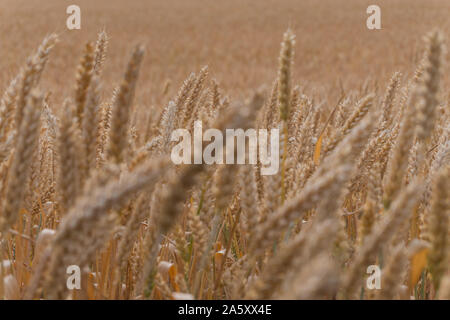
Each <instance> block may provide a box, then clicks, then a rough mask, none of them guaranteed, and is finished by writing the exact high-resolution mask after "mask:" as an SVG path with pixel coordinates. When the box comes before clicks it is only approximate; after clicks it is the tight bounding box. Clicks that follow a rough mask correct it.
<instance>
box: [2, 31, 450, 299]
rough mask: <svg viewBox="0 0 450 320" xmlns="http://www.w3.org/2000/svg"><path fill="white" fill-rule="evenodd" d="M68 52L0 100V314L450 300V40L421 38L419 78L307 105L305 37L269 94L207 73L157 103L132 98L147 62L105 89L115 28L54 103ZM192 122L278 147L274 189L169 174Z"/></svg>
mask: <svg viewBox="0 0 450 320" xmlns="http://www.w3.org/2000/svg"><path fill="white" fill-rule="evenodd" d="M64 36H65V35H64V34H53V33H51V34H48V35H47V36H45V38H44V39H43V40H42V42H41V44H40V45H39V46H38V47H37V48H36V49H35V50H34V51H33V52H30V53H29V58H28V59H26V60H25V61H22V63H21V68H20V70H19V71H18V72H17V74H16V75H13V76H11V77H10V79H9V82H8V83H7V84H6V85H5V88H3V95H2V97H1V101H0V201H1V206H0V299H175V300H176V299H450V270H449V265H450V261H449V259H450V244H449V231H450V221H449V220H450V219H449V218H450V108H449V99H448V87H446V83H447V82H446V81H447V75H446V72H447V70H448V65H447V64H446V60H447V55H446V42H447V39H448V38H447V37H448V34H445V33H444V31H443V30H441V29H432V30H431V31H429V32H428V33H427V34H426V35H425V37H424V41H422V42H421V45H420V46H421V48H423V50H421V51H420V52H421V53H423V54H422V55H421V56H422V58H421V59H418V63H417V65H415V66H414V69H415V70H416V71H415V73H414V74H411V75H408V74H407V73H405V74H403V73H401V72H402V70H391V72H392V76H391V78H390V80H389V81H387V82H386V83H381V82H375V81H367V82H364V81H365V80H364V79H362V80H361V79H360V81H361V83H360V86H355V87H347V86H345V87H344V86H341V87H340V88H339V89H334V91H333V93H332V94H330V95H329V96H323V94H324V93H323V90H321V89H318V90H317V91H315V90H314V88H313V89H312V91H311V88H308V89H307V90H306V89H305V87H304V86H303V84H302V83H297V82H296V80H295V79H296V74H295V73H294V70H296V69H295V68H294V64H295V61H298V60H297V57H301V56H302V50H307V48H306V49H305V48H302V47H300V46H299V45H298V42H299V38H301V37H303V36H306V35H305V34H302V33H297V34H294V32H293V30H291V29H290V28H289V29H287V31H285V33H284V35H282V34H280V35H279V36H280V37H279V41H278V43H279V44H280V45H279V47H278V52H279V56H278V64H276V63H274V64H273V66H272V70H273V75H274V79H273V82H272V85H271V88H268V87H266V86H263V87H260V88H253V89H252V90H248V88H243V89H242V90H241V91H240V94H235V95H234V94H230V95H227V92H226V91H227V90H226V88H223V87H221V84H220V82H219V81H217V80H216V79H215V78H214V72H213V70H211V69H210V68H208V67H207V66H204V67H201V68H199V69H198V70H192V71H193V73H191V74H186V79H185V80H184V81H180V83H178V84H177V85H178V86H179V89H178V90H174V91H172V89H171V86H174V85H175V83H171V82H170V81H165V82H160V83H159V85H160V88H162V89H161V93H158V98H155V99H152V98H151V97H148V96H143V95H142V94H138V93H137V88H139V83H140V81H142V79H144V81H145V80H148V78H147V76H146V75H145V73H144V72H143V70H142V65H143V63H144V62H145V59H146V54H147V52H148V51H150V50H152V48H151V47H148V46H143V45H141V44H137V45H133V44H129V43H127V50H128V52H129V53H128V56H127V55H123V56H122V61H121V64H120V65H121V66H122V68H123V70H122V77H121V78H118V79H115V80H114V83H115V85H114V88H110V83H111V81H112V80H111V79H110V78H111V77H110V74H108V75H107V76H105V73H106V72H104V71H105V68H106V66H107V65H108V63H109V60H108V57H109V55H110V53H111V48H110V46H112V43H113V42H114V33H111V34H110V33H109V31H108V29H107V28H106V29H102V30H101V31H100V32H99V33H98V36H97V39H90V41H88V42H87V43H85V44H84V43H78V45H79V48H80V50H82V54H81V55H80V56H79V57H70V59H76V60H77V61H78V67H77V68H76V71H75V76H74V80H73V81H72V83H71V84H70V85H71V86H72V90H71V91H70V92H67V93H66V92H58V87H55V86H54V85H52V86H51V89H49V88H47V87H46V84H48V83H46V82H45V77H46V75H47V74H46V73H45V71H46V68H48V65H49V64H50V63H51V61H52V59H57V53H58V52H57V50H56V48H57V47H58V45H59V42H60V39H61V38H63V37H64ZM417 37H418V40H421V38H420V35H417ZM253 46H254V47H255V48H256V47H258V42H255V43H253ZM116 56H117V55H116ZM273 61H276V57H274V58H273ZM151 63H157V62H151ZM248 67H249V68H251V67H252V66H248ZM230 68H233V65H230ZM66 72H67V71H66V70H64V73H66ZM242 76H244V75H242ZM3 77H4V75H3ZM342 77H343V78H345V74H343V75H342ZM67 78H68V79H64V81H69V82H70V81H71V79H70V78H69V77H67ZM168 78H170V74H168V75H167V76H166V79H168ZM69 87H70V86H69ZM230 91H233V93H236V90H235V89H230ZM243 92H246V94H245V98H241V97H240V96H242V95H243V94H242V93H243ZM311 92H312V93H311ZM145 99H150V100H151V102H149V103H148V104H146V105H145V106H144V105H143V104H142V102H143V101H144V103H146V102H145ZM147 105H152V107H151V108H150V107H146V106H147ZM145 108H147V109H145ZM143 115H145V116H143ZM196 121H202V123H203V129H205V130H206V129H208V128H216V129H217V130H218V131H220V132H225V131H226V129H228V128H244V129H245V128H257V129H274V128H276V129H279V132H280V136H279V141H277V142H279V159H277V160H279V163H280V167H279V170H278V172H277V173H276V174H273V175H264V174H262V173H261V169H262V168H261V167H262V164H261V162H260V161H258V162H257V163H256V164H254V165H253V164H205V163H201V164H192V165H190V164H181V165H175V164H174V163H173V161H171V151H172V148H173V146H174V142H173V141H172V140H171V133H172V132H173V131H174V130H176V129H178V128H185V129H187V130H189V131H190V132H192V131H193V130H194V124H195V122H196ZM258 160H259V159H258ZM70 266H77V267H79V269H80V271H81V283H80V288H79V289H76V290H70V288H69V286H68V284H67V279H68V277H69V276H70V274H68V272H67V270H68V267H70ZM370 266H378V267H379V268H380V269H381V271H382V276H381V283H380V286H379V288H377V289H373V288H369V284H370V281H368V280H370V279H369V278H370V276H371V273H368V272H367V271H368V268H369V267H370ZM369 269H370V268H369Z"/></svg>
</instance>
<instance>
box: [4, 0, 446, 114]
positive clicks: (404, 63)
mask: <svg viewBox="0 0 450 320" xmlns="http://www.w3.org/2000/svg"><path fill="white" fill-rule="evenodd" d="M70 4H77V5H79V6H80V7H81V12H82V25H81V30H72V31H69V30H67V28H66V19H67V17H68V15H67V14H66V8H67V6H68V5H70ZM370 4H377V5H379V6H380V7H381V10H382V28H383V29H382V30H375V31H371V30H368V29H367V28H366V19H367V16H368V15H367V14H366V8H367V7H368V5H370ZM449 16H450V1H447V0H389V1H386V0H384V1H379V0H378V1H374V0H369V1H366V0H321V1H316V0H264V1H261V0H226V1H214V0H189V1H185V0H164V1H155V0H129V1H123V0H95V1H91V0H77V1H74V0H70V1H66V0H41V1H34V0H2V1H0V34H1V40H0V70H1V72H0V86H1V87H2V88H4V87H5V86H6V84H7V83H8V82H9V81H10V79H11V78H13V77H14V76H15V75H16V74H17V73H18V70H19V68H20V66H21V65H23V63H24V62H25V60H26V58H27V56H28V55H29V54H31V52H33V50H34V48H36V47H37V46H38V44H39V43H40V41H41V40H42V38H43V37H44V36H45V35H46V34H48V33H50V32H58V33H59V34H60V35H61V36H60V43H59V45H58V46H57V47H56V48H55V50H54V52H53V53H52V57H51V59H50V63H49V66H48V68H47V69H46V70H45V76H44V77H43V87H45V88H50V90H52V91H55V92H58V94H57V95H56V96H54V99H55V102H58V103H60V102H61V101H60V100H61V99H62V98H61V97H64V96H66V95H67V94H69V93H70V92H71V90H72V89H73V88H72V87H71V86H70V84H71V83H73V81H69V79H73V80H74V79H75V69H76V64H77V63H78V59H74V58H73V56H74V54H75V55H76V56H78V57H79V56H81V53H82V49H83V45H80V44H84V43H86V42H87V41H95V39H96V35H97V33H98V31H99V30H101V29H102V28H105V29H106V31H107V33H108V35H109V36H110V37H111V41H110V45H109V50H108V60H107V63H106V66H105V73H104V79H103V80H104V82H105V83H104V88H105V89H106V92H109V91H108V90H112V88H113V87H114V86H115V85H116V83H115V81H116V79H120V73H121V72H122V70H123V68H124V66H125V63H126V60H127V59H128V56H129V52H130V50H131V48H132V47H133V45H134V44H135V43H138V42H142V43H144V44H145V45H146V47H147V52H146V57H145V60H144V65H143V69H142V73H141V80H140V81H139V88H138V92H137V95H138V101H139V102H143V101H145V103H146V104H148V103H155V104H158V105H159V104H160V103H161V102H163V101H161V92H162V90H163V89H162V88H163V87H164V85H165V83H166V82H167V81H168V80H169V81H170V83H171V86H170V88H169V95H168V96H173V95H174V93H175V92H176V90H178V88H179V86H180V84H181V82H182V80H183V79H185V78H186V77H187V76H188V74H189V73H190V72H193V71H198V70H199V69H200V68H201V67H202V66H204V65H208V66H209V68H210V74H211V75H212V77H213V78H216V79H217V80H218V82H219V84H220V87H221V88H222V89H223V90H224V91H226V92H227V93H228V94H232V95H235V97H234V98H240V97H242V96H243V95H248V92H249V91H251V90H254V89H255V88H258V87H260V86H262V85H266V86H270V84H271V81H272V79H274V77H275V75H276V69H275V68H274V66H276V65H277V61H276V59H277V56H278V52H279V43H280V38H281V36H282V34H283V32H284V31H285V30H286V28H287V27H288V26H290V27H291V28H292V29H293V32H294V33H295V34H296V35H297V38H296V42H297V44H296V56H295V59H294V60H295V63H294V70H293V75H294V82H295V83H300V84H302V85H303V87H304V89H305V91H306V92H308V93H309V94H310V95H312V96H314V95H316V94H317V96H323V93H324V91H325V92H327V93H328V95H327V96H329V97H330V93H333V92H337V90H338V89H339V86H340V85H339V83H341V84H342V86H343V88H344V89H345V90H347V89H349V88H358V87H361V86H362V85H364V82H365V81H366V80H367V78H368V77H370V79H369V81H373V84H374V85H376V84H377V83H378V85H379V86H380V87H383V88H384V86H385V84H386V82H387V81H388V79H389V78H390V76H391V75H392V73H393V72H394V71H401V72H402V73H403V74H404V75H405V76H409V75H410V74H411V73H412V72H413V71H414V68H415V66H416V65H417V62H418V60H419V59H420V57H421V50H422V48H423V45H422V42H421V40H422V36H423V35H424V34H425V33H426V32H428V31H430V29H433V28H434V27H436V26H439V27H440V28H441V30H443V31H444V33H446V34H450V32H449V31H450V20H449V19H448V17H449ZM444 80H445V81H447V80H448V77H447V76H445V79H444ZM61 86H64V87H61ZM311 88H313V89H314V90H312V89H311ZM311 91H314V92H311ZM149 101H151V102H149ZM164 103H165V102H164Z"/></svg>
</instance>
